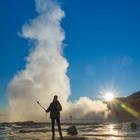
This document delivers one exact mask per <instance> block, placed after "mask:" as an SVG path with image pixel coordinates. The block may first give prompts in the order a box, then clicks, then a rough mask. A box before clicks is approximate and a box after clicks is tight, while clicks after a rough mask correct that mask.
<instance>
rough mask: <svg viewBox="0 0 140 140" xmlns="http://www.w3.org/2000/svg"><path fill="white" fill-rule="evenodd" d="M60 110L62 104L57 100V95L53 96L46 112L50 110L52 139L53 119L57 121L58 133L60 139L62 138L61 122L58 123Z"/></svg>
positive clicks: (53, 134)
mask: <svg viewBox="0 0 140 140" xmlns="http://www.w3.org/2000/svg"><path fill="white" fill-rule="evenodd" d="M60 111H62V106H61V104H60V102H59V101H58V96H54V98H53V101H52V102H51V103H50V105H49V107H48V109H47V110H46V112H50V118H51V125H52V139H53V140H54V138H55V121H56V122H57V126H58V131H59V135H60V137H61V140H63V136H62V131H61V124H60Z"/></svg>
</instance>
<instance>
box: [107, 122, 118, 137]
mask: <svg viewBox="0 0 140 140" xmlns="http://www.w3.org/2000/svg"><path fill="white" fill-rule="evenodd" d="M107 130H108V132H107V133H109V134H111V135H118V130H116V129H114V125H113V124H110V125H108V129H107Z"/></svg>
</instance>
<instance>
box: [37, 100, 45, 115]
mask: <svg viewBox="0 0 140 140" xmlns="http://www.w3.org/2000/svg"><path fill="white" fill-rule="evenodd" d="M37 104H38V105H39V106H40V107H41V108H42V109H43V110H44V111H45V112H46V109H45V108H44V107H43V106H42V105H41V104H40V102H39V101H37Z"/></svg>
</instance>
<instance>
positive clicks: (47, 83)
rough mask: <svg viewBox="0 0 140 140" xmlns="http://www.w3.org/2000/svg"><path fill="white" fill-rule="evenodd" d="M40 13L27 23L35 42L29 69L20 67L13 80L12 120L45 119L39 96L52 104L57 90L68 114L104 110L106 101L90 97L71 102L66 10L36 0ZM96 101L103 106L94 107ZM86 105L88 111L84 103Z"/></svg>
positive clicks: (24, 30)
mask: <svg viewBox="0 0 140 140" xmlns="http://www.w3.org/2000/svg"><path fill="white" fill-rule="evenodd" d="M35 2H36V11H37V13H38V16H37V17H36V18H35V19H33V20H31V21H30V22H29V23H27V24H25V25H24V26H23V28H22V36H23V37H24V38H27V39H29V40H31V41H33V42H34V46H33V49H32V51H31V52H30V54H29V56H28V58H27V64H26V66H25V69H23V70H21V71H19V72H18V73H17V74H16V75H15V76H14V78H13V79H12V80H11V82H10V83H9V104H10V120H12V121H19V120H20V121H21V120H43V119H45V117H43V116H44V114H43V113H42V110H41V109H40V108H39V106H37V104H36V101H37V100H39V101H40V102H41V103H42V104H43V105H44V106H48V104H49V103H50V101H51V100H52V98H53V96H54V95H55V94H57V95H58V96H59V99H60V101H61V103H62V105H63V109H64V111H63V113H64V114H65V116H68V115H70V114H75V112H77V111H78V112H81V117H82V116H85V115H87V114H89V113H90V112H93V111H95V112H103V111H104V110H106V105H104V104H103V103H102V102H101V101H96V102H94V101H92V100H91V99H89V98H87V97H85V98H84V97H83V98H80V100H79V101H77V102H76V103H71V102H68V98H69V96H70V93H71V91H70V82H69V78H68V76H67V69H68V65H69V64H68V62H67V60H66V59H65V58H64V57H63V40H64V39H65V34H64V31H63V29H62V28H61V26H60V23H61V20H62V18H63V17H64V12H63V10H62V9H61V8H60V6H59V4H58V3H57V2H55V1H54V0H35ZM95 104H98V105H100V107H101V108H100V109H97V110H96V109H95V108H94V109H92V106H94V105H95ZM85 105H86V107H87V108H86V111H85V110H83V106H85Z"/></svg>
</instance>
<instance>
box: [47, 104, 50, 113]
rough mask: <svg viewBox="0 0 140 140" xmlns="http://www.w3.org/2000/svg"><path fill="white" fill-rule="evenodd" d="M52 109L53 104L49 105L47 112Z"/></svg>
mask: <svg viewBox="0 0 140 140" xmlns="http://www.w3.org/2000/svg"><path fill="white" fill-rule="evenodd" d="M50 111H51V104H50V105H49V107H48V108H47V110H46V112H50Z"/></svg>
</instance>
